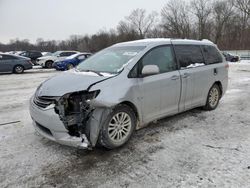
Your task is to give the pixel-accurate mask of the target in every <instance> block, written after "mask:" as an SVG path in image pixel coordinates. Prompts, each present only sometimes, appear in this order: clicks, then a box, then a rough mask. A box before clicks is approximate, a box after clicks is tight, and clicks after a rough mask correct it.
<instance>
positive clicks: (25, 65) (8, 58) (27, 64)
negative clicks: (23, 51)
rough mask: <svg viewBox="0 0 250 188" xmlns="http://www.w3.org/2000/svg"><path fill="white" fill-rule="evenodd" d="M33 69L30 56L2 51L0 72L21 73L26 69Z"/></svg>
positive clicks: (0, 54)
mask: <svg viewBox="0 0 250 188" xmlns="http://www.w3.org/2000/svg"><path fill="white" fill-rule="evenodd" d="M28 69H32V62H31V60H30V58H26V57H22V56H17V55H11V54H4V53H0V72H1V73H10V72H12V73H17V74H21V73H23V71H24V70H28Z"/></svg>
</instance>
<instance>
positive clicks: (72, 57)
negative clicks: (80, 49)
mask: <svg viewBox="0 0 250 188" xmlns="http://www.w3.org/2000/svg"><path fill="white" fill-rule="evenodd" d="M79 55H80V54H73V55H71V56H69V57H66V59H74V58H76V57H77V56H79Z"/></svg>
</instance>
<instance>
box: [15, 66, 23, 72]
mask: <svg viewBox="0 0 250 188" xmlns="http://www.w3.org/2000/svg"><path fill="white" fill-rule="evenodd" d="M15 71H16V72H17V73H21V72H23V68H22V67H21V66H17V67H16V68H15Z"/></svg>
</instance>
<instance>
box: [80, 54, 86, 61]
mask: <svg viewBox="0 0 250 188" xmlns="http://www.w3.org/2000/svg"><path fill="white" fill-rule="evenodd" d="M85 58H86V57H85V55H80V56H78V59H79V60H84V59H85Z"/></svg>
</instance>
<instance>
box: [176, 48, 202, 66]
mask: <svg viewBox="0 0 250 188" xmlns="http://www.w3.org/2000/svg"><path fill="white" fill-rule="evenodd" d="M175 53H176V56H177V58H178V60H179V64H180V68H181V69H187V68H194V67H197V66H203V65H205V61H204V58H203V55H202V51H201V48H200V46H197V45H176V46H175Z"/></svg>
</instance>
